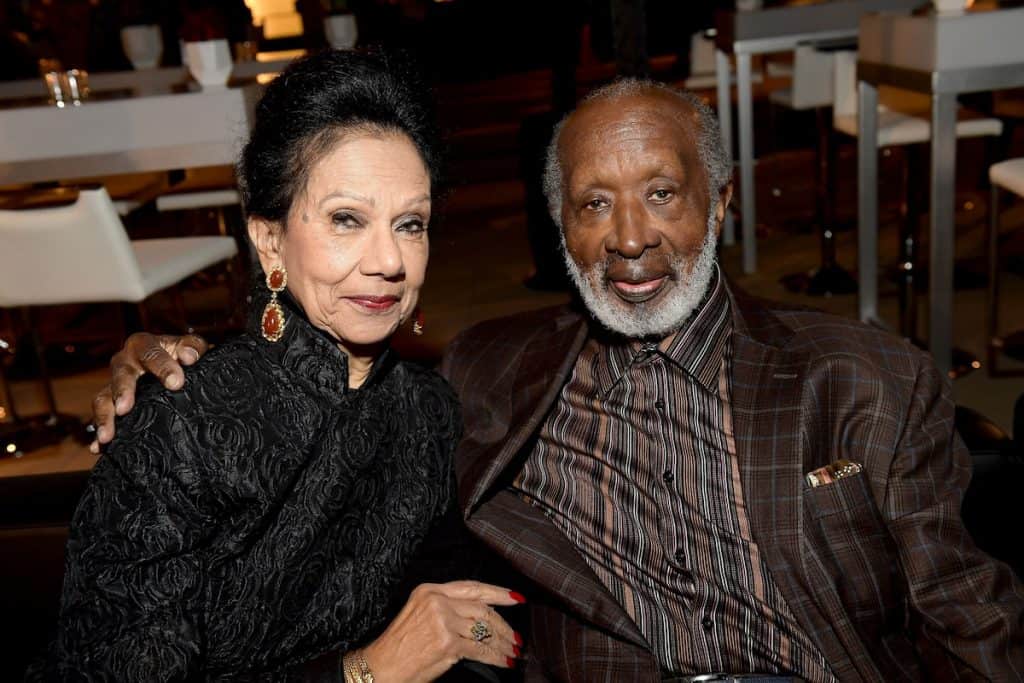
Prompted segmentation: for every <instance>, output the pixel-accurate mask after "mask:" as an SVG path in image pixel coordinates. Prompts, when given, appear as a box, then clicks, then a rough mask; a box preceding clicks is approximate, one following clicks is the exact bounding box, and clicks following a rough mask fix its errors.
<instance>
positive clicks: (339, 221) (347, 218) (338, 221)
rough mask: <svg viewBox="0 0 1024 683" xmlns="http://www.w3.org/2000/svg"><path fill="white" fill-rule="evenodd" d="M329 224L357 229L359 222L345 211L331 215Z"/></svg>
mask: <svg viewBox="0 0 1024 683" xmlns="http://www.w3.org/2000/svg"><path fill="white" fill-rule="evenodd" d="M331 223H333V224H334V225H337V226H340V227H343V228H358V227H359V220H358V219H357V218H356V217H355V216H353V215H352V214H350V213H348V212H346V211H338V212H336V213H332V214H331Z"/></svg>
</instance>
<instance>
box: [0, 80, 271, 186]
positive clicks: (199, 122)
mask: <svg viewBox="0 0 1024 683" xmlns="http://www.w3.org/2000/svg"><path fill="white" fill-rule="evenodd" d="M261 88H262V87H261V86H259V85H255V84H253V85H248V86H244V87H240V88H219V89H208V90H198V89H196V90H191V91H188V92H177V93H173V94H160V95H148V96H146V95H143V96H138V95H137V96H133V97H125V98H119V99H111V100H101V99H93V100H86V101H85V102H84V103H83V104H82V106H79V107H73V106H68V107H64V108H61V109H58V108H57V107H53V106H47V105H37V106H26V107H14V108H7V109H0V185H4V184H16V183H33V182H44V181H55V180H66V179H72V178H81V177H89V176H97V175H117V174H122V173H137V172H148V171H165V170H173V169H179V168H190V167H198V166H214V165H220V164H231V163H233V162H234V161H235V159H236V157H237V155H238V152H239V150H240V149H241V145H242V144H243V142H244V140H245V138H246V136H247V135H248V132H249V128H250V126H251V123H252V112H253V108H254V106H255V103H256V100H257V99H258V97H259V94H260V91H261Z"/></svg>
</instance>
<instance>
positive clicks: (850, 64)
mask: <svg viewBox="0 0 1024 683" xmlns="http://www.w3.org/2000/svg"><path fill="white" fill-rule="evenodd" d="M832 60H833V61H832V75H833V78H832V91H833V95H832V116H833V118H837V117H840V116H856V115H857V51H856V50H839V51H837V52H833V53H832Z"/></svg>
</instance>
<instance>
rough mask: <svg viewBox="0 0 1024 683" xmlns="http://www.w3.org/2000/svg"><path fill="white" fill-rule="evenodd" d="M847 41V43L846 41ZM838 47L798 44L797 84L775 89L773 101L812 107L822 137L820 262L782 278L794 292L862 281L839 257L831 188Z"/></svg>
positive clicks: (817, 292) (848, 289) (841, 288)
mask: <svg viewBox="0 0 1024 683" xmlns="http://www.w3.org/2000/svg"><path fill="white" fill-rule="evenodd" d="M847 45H848V43H847ZM833 54H834V51H826V50H820V49H818V48H817V47H815V46H812V45H800V46H797V48H796V50H795V51H794V56H793V72H792V79H793V80H792V87H791V88H787V89H784V90H775V91H773V92H772V93H771V94H770V95H769V98H770V100H771V101H772V102H773V103H775V104H778V105H781V106H783V107H787V108H789V109H793V110H796V111H807V110H811V109H813V110H814V112H815V116H816V120H815V127H816V129H817V133H818V141H817V143H818V144H817V145H816V147H815V162H816V163H815V171H816V172H815V183H814V187H815V193H814V194H815V213H816V216H817V223H818V235H819V238H820V243H821V264H820V265H819V266H818V268H817V269H815V270H813V271H811V272H810V273H793V274H790V275H785V276H783V278H782V282H783V284H785V285H786V287H787V288H788V289H791V290H793V291H802V292H806V293H807V294H810V295H812V296H832V295H836V294H852V293H854V292H856V291H857V281H856V280H855V279H854V278H853V275H851V274H850V273H849V272H848V271H847V270H846V269H844V268H843V267H842V266H840V265H839V262H838V260H837V259H836V241H835V232H834V229H835V210H834V202H833V201H831V200H832V197H830V196H829V189H830V188H832V187H834V186H835V179H834V175H835V168H836V159H835V139H834V136H833V135H832V126H831V122H830V121H829V120H828V119H829V113H828V110H829V108H830V107H831V106H832V102H833V99H834V98H835V84H834V79H835V66H834V63H835V58H834V57H833Z"/></svg>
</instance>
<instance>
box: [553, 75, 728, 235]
mask: <svg viewBox="0 0 1024 683" xmlns="http://www.w3.org/2000/svg"><path fill="white" fill-rule="evenodd" d="M651 90H655V91H659V92H664V93H668V94H669V95H671V96H673V97H675V98H677V99H678V100H680V101H681V102H684V103H686V104H687V105H689V106H690V107H691V108H692V109H693V111H694V112H696V114H697V154H698V156H699V158H700V160H701V163H702V164H703V165H704V170H705V172H706V174H707V179H708V197H709V199H710V201H711V202H712V204H711V207H710V209H709V210H710V211H712V212H713V211H714V207H715V204H714V202H715V201H716V198H717V197H718V195H719V193H720V192H721V191H722V188H723V187H725V186H726V184H728V182H729V181H730V180H732V154H730V153H729V152H727V151H726V149H725V147H724V146H723V145H722V133H721V131H720V130H719V128H718V117H717V116H715V113H714V112H713V111H712V110H711V107H709V106H708V105H707V104H706V103H705V102H704V100H702V99H701V98H700V97H698V96H696V95H694V94H693V93H691V92H689V91H686V90H680V89H678V88H674V87H672V86H670V85H666V84H664V83H658V82H657V81H648V80H640V79H637V78H623V79H620V80H617V81H615V82H614V83H610V84H608V85H605V86H602V87H600V88H598V89H597V90H595V91H593V92H592V93H590V94H589V95H588V96H587V97H586V99H584V100H583V102H581V105H582V104H586V103H587V102H593V101H595V100H616V99H619V98H623V97H631V96H634V95H641V94H643V93H645V92H650V91H651ZM568 118H569V117H568V116H566V117H565V118H563V119H562V120H561V121H559V123H558V125H557V126H555V131H554V133H553V134H552V136H551V142H550V143H549V144H548V151H547V158H546V161H545V164H544V195H545V196H546V197H547V200H548V210H549V211H550V212H551V218H552V219H553V220H554V221H555V225H557V226H558V227H559V228H561V227H562V190H563V188H562V182H563V177H562V160H561V159H560V158H559V156H558V142H559V139H560V138H561V136H562V128H563V127H564V126H565V122H566V120H567V119H568Z"/></svg>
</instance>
